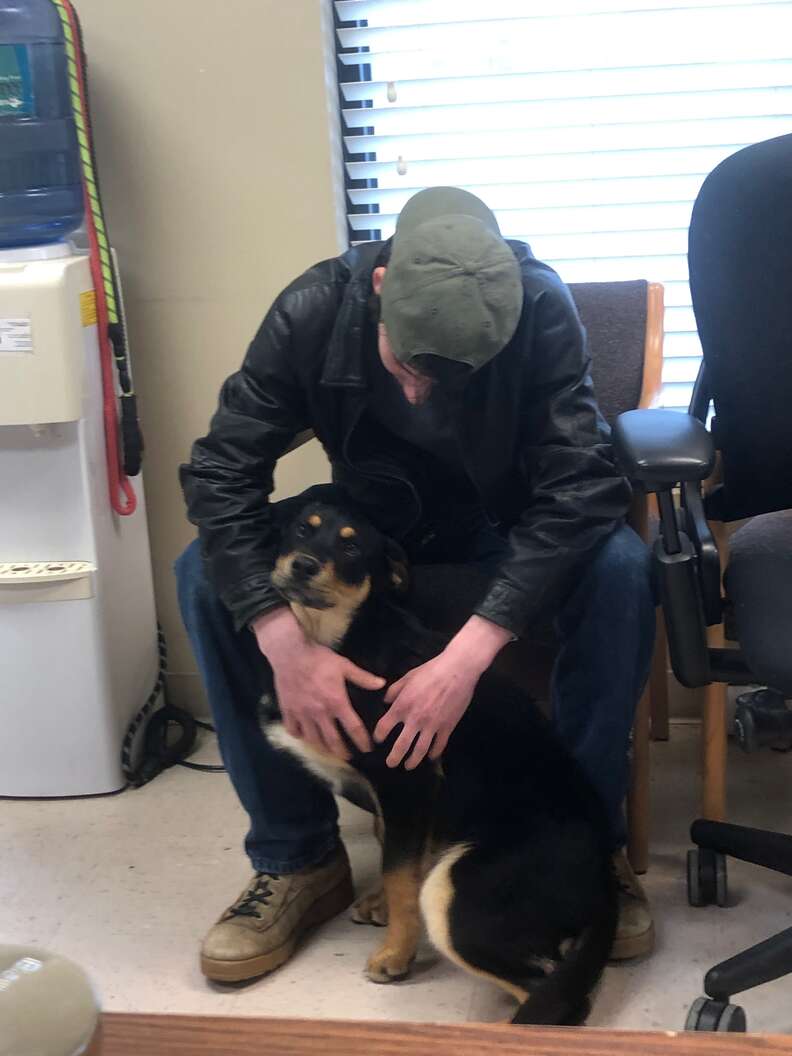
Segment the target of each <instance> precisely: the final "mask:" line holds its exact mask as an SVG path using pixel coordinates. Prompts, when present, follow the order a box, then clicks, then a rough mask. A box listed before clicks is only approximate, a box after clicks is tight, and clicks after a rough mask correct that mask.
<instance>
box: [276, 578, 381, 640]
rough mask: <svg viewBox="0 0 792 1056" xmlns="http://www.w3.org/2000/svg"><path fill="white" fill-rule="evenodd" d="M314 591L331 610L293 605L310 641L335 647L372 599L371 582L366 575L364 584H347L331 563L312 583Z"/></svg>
mask: <svg viewBox="0 0 792 1056" xmlns="http://www.w3.org/2000/svg"><path fill="white" fill-rule="evenodd" d="M311 589H312V590H316V591H317V593H318V594H319V595H320V596H321V597H322V599H323V601H325V602H327V603H329V606H330V607H329V608H323V609H312V608H311V607H310V606H308V605H302V604H300V603H299V602H292V603H291V607H292V612H293V613H294V615H295V616H296V617H297V620H298V622H299V623H300V626H301V627H302V629H303V630H304V631H305V633H306V634H307V635H308V637H309V638H311V639H312V640H313V641H315V642H319V644H320V645H327V646H330V648H335V647H336V646H338V645H340V643H341V642H342V641H343V639H344V635H345V634H346V632H347V631H348V630H349V625H350V624H351V623H352V620H353V619H354V618H355V613H356V612H357V610H358V609H359V608H360V606H361V605H362V604H363V602H364V601H365V600H366V598H367V597H368V596H369V593H370V592H371V579H370V577H369V576H366V578H365V579H364V580H363V581H362V582H361V583H357V584H350V583H345V582H344V581H343V580H341V579H339V578H338V576H337V575H336V573H335V567H334V565H333V563H332V561H328V562H327V564H325V565H323V566H322V568H321V570H320V571H319V572H318V573H317V575H315V576H314V577H313V579H312V580H311Z"/></svg>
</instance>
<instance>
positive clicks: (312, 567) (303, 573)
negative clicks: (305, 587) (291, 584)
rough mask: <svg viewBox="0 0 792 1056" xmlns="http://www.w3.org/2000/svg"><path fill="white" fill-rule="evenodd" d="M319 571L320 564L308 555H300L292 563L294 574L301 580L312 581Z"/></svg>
mask: <svg viewBox="0 0 792 1056" xmlns="http://www.w3.org/2000/svg"><path fill="white" fill-rule="evenodd" d="M318 571H319V562H318V561H317V560H316V558H315V557H309V556H308V554H298V555H297V557H295V559H294V560H293V561H292V572H293V573H294V575H295V576H299V578H300V579H310V578H311V576H315V575H316V573H317V572H318Z"/></svg>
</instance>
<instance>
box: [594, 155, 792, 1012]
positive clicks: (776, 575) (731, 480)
mask: <svg viewBox="0 0 792 1056" xmlns="http://www.w3.org/2000/svg"><path fill="white" fill-rule="evenodd" d="M689 264H690V285H691V291H692V296H693V307H694V311H695V314H696V322H697V324H698V329H699V335H700V337H701V343H702V348H703V352H704V359H703V364H702V367H701V370H700V372H699V376H698V380H697V382H696V385H695V388H694V392H693V398H692V401H691V405H690V408H689V412H688V414H687V415H685V414H678V413H676V412H674V411H664V410H647V411H641V410H639V411H629V412H627V413H626V414H623V415H622V416H620V418H619V419H618V421H617V423H616V426H615V431H614V442H615V444H616V450H617V452H618V455H619V457H620V459H621V461H622V463H623V466H624V469H625V472H626V473H627V474H628V475H629V476H630V477H631V478H632V479H633V480H634V481H636V482H637V484H638V485H642V486H643V487H644V488H645V489H646V490H647V491H650V492H654V493H655V494H656V495H657V499H658V505H659V509H660V515H661V537H660V538H659V539H658V541H657V543H656V544H655V548H654V564H655V570H656V574H657V582H658V587H659V593H660V599H661V603H662V606H663V610H664V613H665V620H666V626H667V630H668V642H669V650H670V654H671V663H672V666H673V669H674V672H675V674H676V676H677V678H678V679H679V680H680V681H681V682H682V683H683V685H686V686H691V687H696V686H704V685H707V684H709V683H711V682H726V683H730V684H732V685H746V686H747V685H765V686H767V687H768V689H767V690H763V691H760V692H758V693H753V694H751V693H748V694H745V695H743V696H742V697H741V698H740V702H739V706H738V711H737V733H738V736H739V737H740V739H741V741H742V742H743V745H744V747H753V746H755V745H760V744H777V745H781V744H783V745H785V746H788V745H789V744H790V743H792V712H790V711H788V710H787V708H786V706H785V703H784V700H785V698H789V697H792V135H787V136H781V137H779V138H777V139H772V140H769V141H767V142H764V143H758V144H756V145H755V146H752V147H748V148H746V149H745V150H741V151H739V152H738V153H736V154H734V155H733V156H732V157H730V158H728V159H727V160H726V161H724V162H723V163H722V164H721V165H719V166H718V167H717V168H716V169H715V170H714V172H712V173H711V175H710V176H709V177H708V178H707V179H706V181H705V182H704V184H703V186H702V188H701V191H700V193H699V196H698V199H697V201H696V204H695V206H694V209H693V215H692V219H691V225H690V238H689ZM711 403H714V412H715V413H714V418H713V419H712V423H711V431H708V429H707V427H706V424H705V423H706V422H707V418H708V414H709V408H710V404H711ZM716 451H718V452H720V465H719V474H720V479H721V483H719V484H718V485H717V486H716V487H714V488H713V489H712V490H711V491H709V493H708V494H706V495H703V494H702V482H703V481H704V480H705V479H707V478H709V477H710V476H711V474H712V472H713V469H714V468H715V465H716ZM676 488H679V494H680V504H679V509H678V510H677V509H675V504H674V497H673V494H674V490H675V489H676ZM744 518H752V519H751V520H750V521H748V523H747V524H746V525H743V526H742V527H740V528H738V529H737V531H736V532H735V533H734V535H733V536H732V538H731V541H730V559H729V563H728V567H727V569H726V572H725V575H724V587H725V596H722V593H721V569H720V559H719V554H718V550H717V547H716V544H715V541H714V539H713V536H712V533H711V531H710V527H709V525H708V520H712V521H723V522H729V521H736V520H742V519H744ZM724 611H726V613H727V616H728V617H730V622H731V624H732V626H733V630H730V633H729V637H730V638H734V639H735V640H736V641H737V642H738V643H739V648H736V649H716V648H710V647H709V646H708V643H707V636H706V628H707V627H708V626H714V625H717V624H720V623H721V622H722V620H723V618H724ZM727 622H728V620H727ZM691 836H692V839H693V842H694V843H695V844H697V845H698V850H697V851H692V852H690V855H689V863H688V865H689V868H688V895H689V899H690V901H691V903H692V904H693V905H704V904H707V903H710V902H717V903H718V904H719V905H725V904H726V864H725V857H724V856H725V855H731V856H732V857H735V858H740V859H742V860H743V861H746V862H753V863H755V864H757V865H763V866H766V867H767V868H769V869H772V870H774V871H776V872H780V873H785V874H786V875H789V876H792V836H785V835H780V834H776V833H772V832H764V831H762V830H759V829H749V828H746V827H743V826H737V825H727V824H725V823H723V822H718V821H701V820H700V821H696V822H695V823H694V824H693V826H692V829H691ZM789 973H792V928H789V929H787V930H786V931H783V932H781V933H780V934H778V935H776V936H774V937H773V938H771V939H768V940H767V941H766V942H762V943H760V944H759V945H757V946H753V947H752V948H751V949H749V950H746V951H745V952H743V953H740V954H738V955H737V956H736V957H733V958H731V959H730V960H728V961H724V962H723V963H722V964H719V965H717V966H716V967H714V968H712V969H711V970H710V971H709V972H708V973H707V975H706V978H705V980H704V990H705V992H706V994H707V995H708V997H705V998H699V999H698V1000H697V1001H696V1002H695V1003H694V1005H693V1006H692V1008H691V1010H690V1015H689V1016H688V1021H687V1024H686V1026H687V1028H688V1029H692V1030H718V1031H724V1030H728V1031H739V1030H745V1029H746V1026H745V1014H744V1012H743V1010H742V1009H741V1008H739V1007H738V1006H736V1005H733V1004H731V1003H730V1001H731V997H732V995H733V994H736V993H740V992H742V991H744V990H748V989H751V988H752V987H755V986H759V985H761V984H762V983H765V982H770V981H771V980H773V979H778V978H780V977H781V976H783V975H787V974H789Z"/></svg>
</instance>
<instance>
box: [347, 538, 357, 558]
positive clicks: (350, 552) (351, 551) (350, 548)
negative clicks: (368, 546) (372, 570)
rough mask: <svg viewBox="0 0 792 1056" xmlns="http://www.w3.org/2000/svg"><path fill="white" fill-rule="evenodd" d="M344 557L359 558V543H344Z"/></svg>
mask: <svg viewBox="0 0 792 1056" xmlns="http://www.w3.org/2000/svg"><path fill="white" fill-rule="evenodd" d="M344 556H345V557H359V556H360V547H359V546H358V544H357V543H353V542H351V541H350V542H348V543H344Z"/></svg>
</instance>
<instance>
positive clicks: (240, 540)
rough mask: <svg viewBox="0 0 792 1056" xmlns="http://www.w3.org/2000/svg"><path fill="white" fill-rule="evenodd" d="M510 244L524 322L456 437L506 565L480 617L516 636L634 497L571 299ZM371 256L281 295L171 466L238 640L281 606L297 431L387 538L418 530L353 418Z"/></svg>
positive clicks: (394, 476) (378, 452) (474, 396)
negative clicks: (373, 513)
mask: <svg viewBox="0 0 792 1056" xmlns="http://www.w3.org/2000/svg"><path fill="white" fill-rule="evenodd" d="M510 245H511V246H512V248H513V250H514V252H515V254H516V255H517V258H518V260H519V262H520V266H521V269H522V274H523V282H524V287H525V300H524V307H523V311H522V316H521V319H520V323H519V326H518V328H517V331H516V333H515V335H514V337H513V338H512V340H511V341H510V342H509V344H508V345H507V346H506V348H504V349H503V350H502V351H501V352H500V353H499V354H498V355H497V356H496V357H495V358H494V359H493V360H491V361H490V362H489V363H488V364H487V365H486V366H485V367H483V368H482V369H481V370H479V371H478V372H477V373H476V374H474V375H473V377H472V378H471V380H470V381H469V383H468V385H467V389H466V392H465V403H464V407H463V411H462V428H461V429H460V437H459V439H460V444H461V451H462V455H463V459H464V464H465V467H466V469H467V472H468V475H469V477H470V480H471V481H472V482H473V484H474V485H475V488H476V490H477V491H478V494H479V496H480V498H481V501H482V503H483V505H484V508H485V510H486V511H487V513H488V515H489V517H490V519H491V520H492V521H496V522H498V523H500V524H501V525H503V526H504V527H505V528H507V529H508V530H509V543H510V546H509V551H508V554H507V556H506V558H505V560H504V561H503V563H502V564H501V567H500V569H499V571H498V574H497V575H496V576H495V578H494V580H493V582H492V584H491V586H490V589H489V591H488V593H487V594H486V596H485V598H484V600H483V601H482V602H481V604H480V605H479V607H478V609H477V611H478V613H479V614H480V615H482V616H485V617H487V618H488V619H490V620H492V621H494V622H495V623H497V624H500V625H501V626H503V627H506V628H507V629H509V630H511V631H512V632H513V633H515V634H518V635H519V634H521V633H522V632H523V631H524V630H525V628H526V627H527V626H528V625H529V624H531V623H533V622H534V621H536V620H538V619H540V618H545V617H546V616H548V615H549V614H550V612H551V611H552V608H553V607H554V606H553V601H554V600H555V601H558V600H559V599H560V598H561V597H562V596H563V594H564V592H565V591H566V590H568V589H569V587H570V586H571V585H572V583H573V582H574V578H575V575H576V573H577V571H578V570H579V569H580V567H581V566H582V565H583V564H584V563H585V561H586V559H587V557H588V555H590V553H591V552H592V550H593V549H594V548H595V547H596V546H597V545H598V544H599V543H600V542H602V540H604V539H605V538H606V537H607V536H608V535H609V534H610V533H611V532H612V531H613V530H614V528H615V527H616V526H617V525H618V524H619V523H620V522H621V520H622V518H623V517H624V515H625V513H626V511H627V508H628V505H629V501H630V488H629V485H628V484H627V482H626V480H625V479H624V477H622V475H621V474H620V472H619V471H618V469H617V468H616V467H615V464H614V458H613V454H612V451H611V447H610V444H609V434H608V427H607V425H606V424H605V422H604V420H603V419H602V417H601V415H600V413H599V411H598V409H597V404H596V401H595V398H594V394H593V391H592V385H591V380H590V378H589V372H588V368H589V360H588V355H587V352H586V348H585V335H584V333H583V329H582V327H581V324H580V320H579V318H578V315H577V312H576V310H575V307H574V304H573V302H572V299H571V296H570V294H569V291H568V290H567V288H566V287H565V286H564V284H563V283H562V282H561V280H560V279H559V278H558V276H557V275H556V273H555V272H554V271H553V270H552V269H551V268H549V267H547V265H545V264H542V263H540V262H539V261H537V260H536V259H535V258H534V257H533V256H532V255H531V251H530V249H529V248H528V247H527V246H526V245H524V244H523V243H521V242H512V243H510ZM381 249H382V244H381V243H368V244H366V245H362V246H358V247H356V248H354V249H351V250H349V251H348V252H347V253H344V254H343V255H342V256H340V257H336V258H334V259H332V260H328V261H324V262H323V263H321V264H317V265H316V266H315V267H313V268H310V269H309V270H308V271H306V272H305V273H304V274H303V275H301V276H300V277H299V278H298V279H297V280H295V282H293V283H292V284H291V285H290V286H289V287H288V288H287V289H286V290H285V291H284V292H283V293H282V294H281V295H280V296H279V297H278V299H277V300H276V302H275V304H274V305H273V306H272V308H271V309H270V311H269V312H268V314H267V316H266V318H265V319H264V322H263V323H262V325H261V327H260V329H259V331H258V333H257V335H256V337H255V338H254V340H253V342H252V344H251V345H250V348H249V349H248V352H247V355H246V357H245V360H244V362H243V364H242V367H241V369H240V370H239V371H238V372H237V373H235V374H232V375H231V377H230V378H229V379H228V380H227V381H226V382H225V384H224V385H223V388H222V390H221V393H220V400H219V406H218V409H217V412H216V413H215V415H214V417H213V419H212V422H211V426H210V429H209V433H208V434H207V435H206V436H205V437H203V438H202V439H200V440H197V441H196V442H195V444H194V445H193V449H192V455H191V459H190V462H189V463H188V464H186V465H183V466H182V467H181V482H182V486H183V489H184V494H185V498H186V500H187V507H188V513H189V518H190V520H191V521H192V522H193V523H194V524H196V525H197V526H198V528H199V530H200V539H201V546H202V552H203V555H204V558H205V561H206V563H207V570H208V574H209V578H210V581H211V582H212V584H213V586H214V587H215V589H216V590H217V592H218V593H219V595H220V597H221V598H222V600H223V602H224V603H225V605H226V606H227V607H228V609H229V610H230V612H231V614H232V616H233V618H234V622H235V624H236V626H237V627H238V628H242V627H244V626H246V625H247V624H248V623H249V622H250V620H252V619H253V618H254V617H255V616H257V615H258V614H260V613H263V612H265V611H266V610H267V609H269V608H272V607H274V606H275V605H278V604H281V601H280V599H279V598H278V596H277V595H276V594H275V592H274V591H273V588H272V586H271V585H270V571H271V568H272V564H273V560H274V552H275V549H276V545H277V531H276V525H275V522H274V517H273V513H272V506H271V505H270V504H269V502H268V501H267V499H268V496H269V495H270V493H271V492H272V488H273V471H274V469H275V463H276V462H277V460H278V458H279V457H280V456H281V455H282V454H283V453H284V452H285V451H286V450H287V448H288V447H289V446H290V444H291V443H292V441H293V440H294V438H295V437H296V436H297V435H298V434H299V433H300V432H302V431H303V430H306V429H313V431H314V432H315V433H316V435H317V436H318V438H319V440H320V441H321V442H322V444H323V446H324V449H325V451H326V452H327V455H328V457H329V459H330V461H331V463H332V466H333V477H334V480H335V481H336V482H337V483H338V484H339V485H341V486H342V487H343V489H344V490H345V491H346V492H347V493H348V494H349V495H350V497H351V498H352V499H353V500H358V501H362V502H363V503H364V505H365V506H366V508H368V509H381V510H388V511H391V512H395V513H397V514H398V518H397V520H398V522H399V523H398V524H396V525H395V526H394V524H393V518H392V517H391V518H390V519H389V521H388V523H389V528H390V530H392V531H394V534H396V535H402V536H403V535H405V534H407V533H408V532H409V531H410V530H411V529H414V528H415V526H416V524H419V522H420V520H421V512H422V511H421V508H420V500H419V498H418V493H417V489H416V488H415V487H414V485H413V483H412V482H411V480H410V479H409V472H408V471H407V470H406V469H405V467H404V465H400V464H399V463H398V459H397V458H394V455H393V452H391V451H388V450H386V449H384V447H383V445H381V444H380V445H379V446H378V445H376V443H372V438H371V437H370V436H368V435H367V434H366V430H365V427H364V426H363V425H362V424H361V421H360V419H361V415H362V412H363V410H364V409H365V406H366V397H367V364H370V363H371V362H372V357H373V356H375V355H376V354H377V353H376V329H375V327H374V325H373V323H372V321H371V318H370V310H369V297H370V294H371V273H372V270H373V268H374V266H375V264H376V262H377V257H378V255H379V253H380V251H381Z"/></svg>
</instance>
